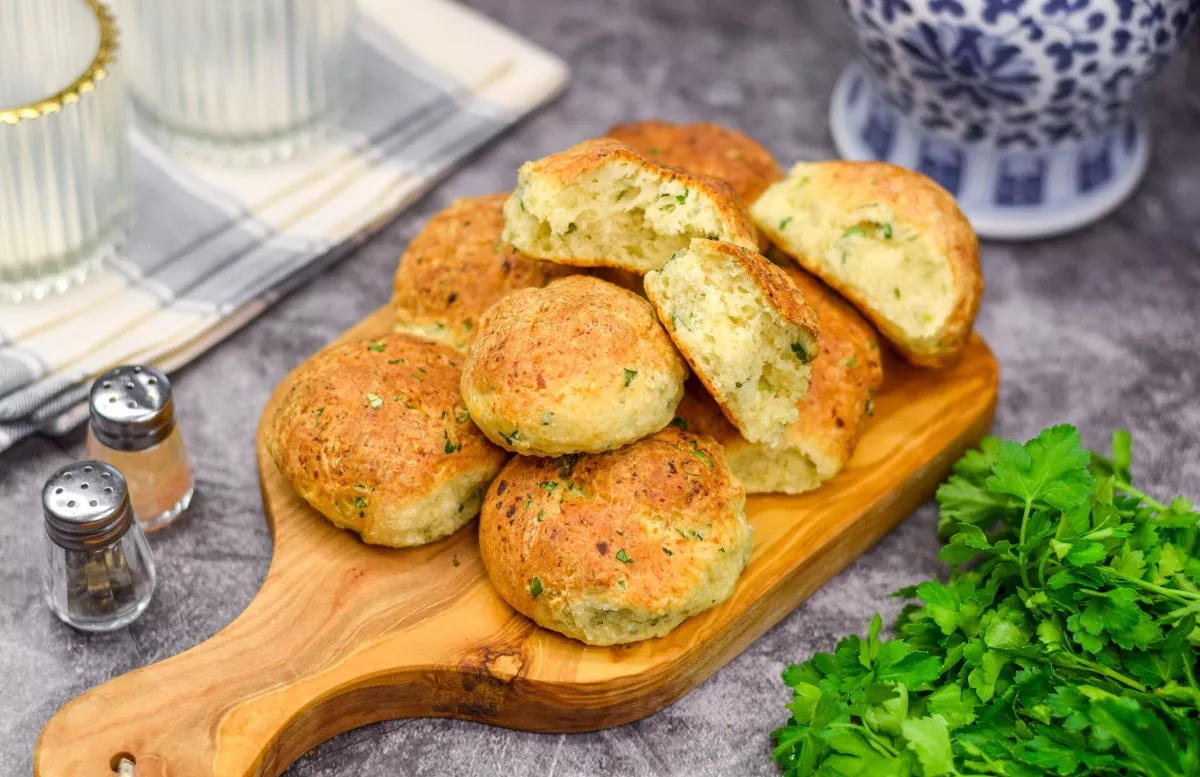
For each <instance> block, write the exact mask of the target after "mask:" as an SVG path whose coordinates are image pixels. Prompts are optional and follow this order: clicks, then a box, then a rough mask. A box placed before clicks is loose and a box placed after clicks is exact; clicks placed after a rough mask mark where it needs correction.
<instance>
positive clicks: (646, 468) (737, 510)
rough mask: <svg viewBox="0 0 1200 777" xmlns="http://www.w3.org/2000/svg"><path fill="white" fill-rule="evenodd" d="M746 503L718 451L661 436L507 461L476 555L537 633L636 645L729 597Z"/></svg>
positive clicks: (491, 495)
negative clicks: (590, 451) (596, 450)
mask: <svg viewBox="0 0 1200 777" xmlns="http://www.w3.org/2000/svg"><path fill="white" fill-rule="evenodd" d="M744 504H745V493H744V491H743V490H742V487H741V485H740V484H739V483H738V482H737V480H736V479H735V478H733V477H732V475H731V474H730V472H729V470H728V468H727V467H726V465H725V457H724V456H723V455H722V453H721V450H720V446H718V445H717V444H716V443H714V442H713V440H712V439H710V438H708V437H698V436H696V435H693V434H687V433H684V432H681V431H679V430H678V429H675V428H672V427H668V428H666V429H664V430H663V431H661V432H659V433H658V434H656V435H654V436H652V437H648V438H646V439H644V440H640V441H638V442H635V443H633V444H632V445H628V446H626V447H624V448H621V449H620V450H617V451H612V452H609V453H603V454H598V455H582V456H563V457H560V458H557V459H549V458H530V457H520V456H518V457H515V458H514V459H512V461H510V462H509V464H508V466H506V467H505V468H504V469H503V470H502V471H501V473H500V475H499V476H498V477H497V479H496V481H495V482H494V483H493V484H492V487H491V488H490V489H489V491H488V494H487V498H486V501H485V503H484V508H483V511H482V512H481V513H480V517H481V520H480V524H479V550H480V553H481V554H482V556H483V563H484V566H485V567H486V568H487V572H488V576H489V577H490V578H491V580H492V584H493V585H495V587H496V590H497V591H498V592H499V593H500V596H501V597H503V598H504V600H505V601H507V602H508V603H509V604H511V605H512V606H513V607H514V608H516V609H517V610H518V611H519V612H521V613H523V614H525V615H527V616H528V617H530V618H532V619H533V620H534V621H536V622H537V623H538V624H539V625H540V626H543V627H545V628H547V629H553V630H554V631H558V632H561V633H563V634H566V635H567V636H569V637H574V638H575V639H578V640H582V641H583V642H586V643H588V644H592V645H612V644H617V643H623V642H633V641H635V640H640V639H646V638H648V637H659V636H662V635H664V634H666V633H667V632H669V631H670V630H671V629H673V628H674V627H675V626H677V625H679V623H680V622H682V621H683V620H684V619H685V618H687V617H689V616H691V615H695V614H696V613H698V612H701V611H703V610H706V609H708V608H709V607H712V606H714V605H716V604H718V603H719V602H721V601H724V600H725V599H726V598H727V597H728V596H729V595H730V594H731V593H732V592H733V588H734V585H735V583H736V581H737V578H738V576H739V575H740V574H741V572H742V569H743V568H744V567H745V565H746V563H747V562H748V561H749V559H750V546H751V531H750V526H749V524H747V523H746V518H745V514H744V512H743V507H744Z"/></svg>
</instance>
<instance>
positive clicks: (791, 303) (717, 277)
mask: <svg viewBox="0 0 1200 777" xmlns="http://www.w3.org/2000/svg"><path fill="white" fill-rule="evenodd" d="M646 296H647V297H648V298H649V299H650V302H651V304H652V305H654V309H655V310H656V311H657V312H658V317H659V320H661V321H662V323H663V326H665V327H666V328H667V331H668V332H669V333H670V335H671V339H672V340H674V341H675V344H676V345H678V346H679V350H680V351H681V352H682V353H683V355H684V357H685V358H686V359H687V360H688V362H689V363H690V364H691V365H692V369H693V370H694V371H695V373H696V375H697V377H699V378H700V380H701V381H703V382H704V385H705V387H707V388H708V390H709V393H711V394H712V396H713V397H714V398H715V399H716V400H717V403H718V404H719V405H720V406H721V409H722V411H723V412H724V413H725V415H726V416H727V417H728V418H729V420H730V422H731V423H733V425H734V426H736V427H737V428H738V430H739V431H741V433H742V436H743V437H745V438H746V439H747V440H750V441H751V442H760V443H766V444H768V445H774V444H776V443H777V442H778V441H779V438H780V437H781V436H782V435H783V432H784V430H785V429H786V428H787V427H788V426H790V425H791V424H793V423H795V421H796V419H797V417H798V412H797V410H796V406H797V405H798V404H799V402H800V400H801V398H803V397H804V395H805V393H806V392H807V391H808V381H809V376H810V373H811V368H810V367H809V362H811V361H812V360H813V359H814V358H815V357H816V355H817V339H818V333H819V332H818V326H817V317H816V314H815V313H814V312H813V309H812V308H811V307H810V306H809V304H808V303H807V301H806V300H805V298H804V295H803V293H802V292H801V291H800V290H799V289H797V288H796V286H795V285H794V284H793V283H792V282H791V281H790V280H789V279H788V277H787V275H786V274H785V273H784V271H783V270H781V269H779V268H778V267H776V266H775V265H773V264H771V263H770V262H768V261H767V260H766V259H764V258H763V257H762V256H761V255H760V254H758V253H756V252H754V251H751V250H748V249H745V248H742V247H740V246H735V245H733V244H731V243H722V242H718V241H715V240H703V239H699V238H697V239H695V240H692V242H691V244H690V246H688V248H687V249H685V250H684V251H682V252H681V253H679V254H677V255H676V256H675V257H674V258H672V259H671V260H670V261H669V262H667V263H666V265H664V266H663V269H662V270H660V271H657V272H652V273H650V274H648V275H647V276H646Z"/></svg>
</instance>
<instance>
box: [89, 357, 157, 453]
mask: <svg viewBox="0 0 1200 777" xmlns="http://www.w3.org/2000/svg"><path fill="white" fill-rule="evenodd" d="M89 402H90V405H91V425H92V432H93V433H94V434H95V435H96V439H98V440H99V441H100V442H102V443H104V444H105V445H107V446H108V447H110V448H115V449H117V450H123V451H140V450H144V449H146V448H149V447H151V446H153V445H157V444H158V443H160V442H162V441H163V440H165V439H166V438H167V437H168V436H169V435H170V434H171V432H172V431H173V430H174V429H175V402H174V400H173V399H172V396H171V381H170V380H168V379H167V376H166V375H164V374H163V373H161V372H159V371H158V370H156V369H154V368H153V367H144V366H141V365H128V366H125V367H117V368H116V369H113V370H109V371H108V372H106V373H104V374H103V375H101V376H100V377H99V378H97V379H96V382H95V383H93V384H92V391H91V396H90V399H89Z"/></svg>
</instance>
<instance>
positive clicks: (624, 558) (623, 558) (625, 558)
mask: <svg viewBox="0 0 1200 777" xmlns="http://www.w3.org/2000/svg"><path fill="white" fill-rule="evenodd" d="M617 561H620V562H621V563H622V564H632V563H633V559H631V558H630V557H629V554H628V553H626V552H625V549H624V548H621V549H620V550H618V551H617Z"/></svg>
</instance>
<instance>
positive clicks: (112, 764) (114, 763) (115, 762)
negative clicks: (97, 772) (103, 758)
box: [108, 753, 137, 777]
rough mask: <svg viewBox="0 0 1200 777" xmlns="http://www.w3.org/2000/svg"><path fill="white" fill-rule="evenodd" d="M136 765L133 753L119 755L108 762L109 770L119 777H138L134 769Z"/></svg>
mask: <svg viewBox="0 0 1200 777" xmlns="http://www.w3.org/2000/svg"><path fill="white" fill-rule="evenodd" d="M136 763H137V759H136V758H134V757H133V754H132V753H117V754H116V755H114V756H113V757H112V758H110V759H109V760H108V766H109V768H110V769H112V771H113V774H116V775H118V776H119V777H137V771H136V770H135V769H134V765H135V764H136Z"/></svg>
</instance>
